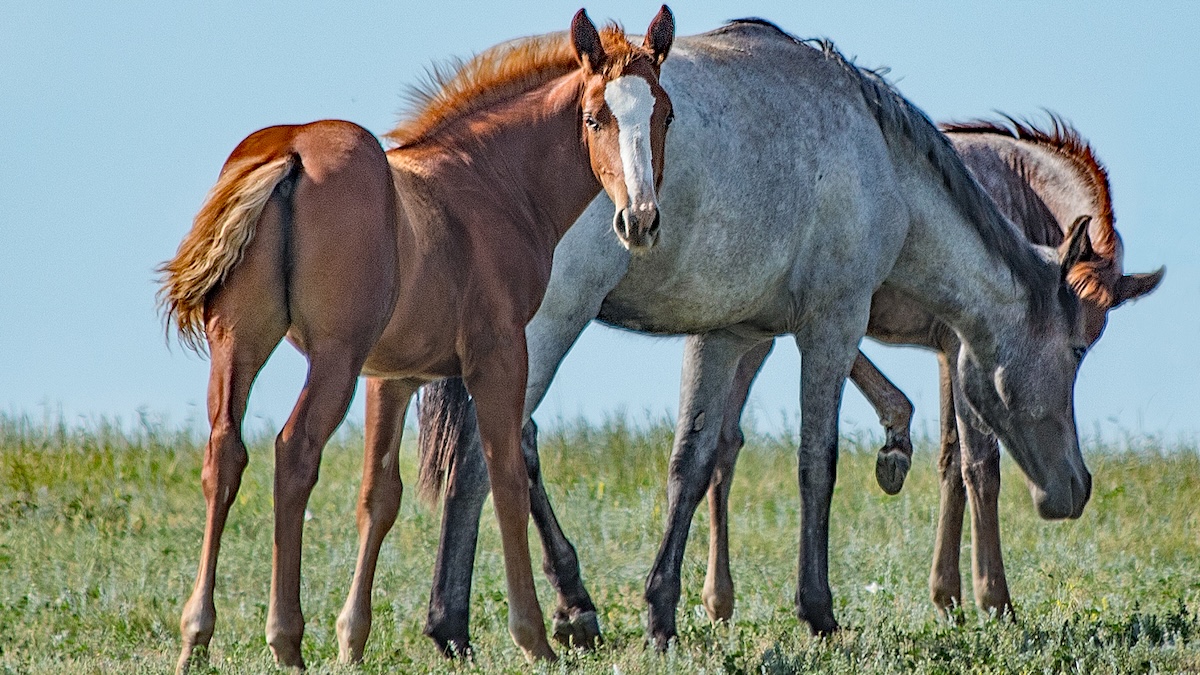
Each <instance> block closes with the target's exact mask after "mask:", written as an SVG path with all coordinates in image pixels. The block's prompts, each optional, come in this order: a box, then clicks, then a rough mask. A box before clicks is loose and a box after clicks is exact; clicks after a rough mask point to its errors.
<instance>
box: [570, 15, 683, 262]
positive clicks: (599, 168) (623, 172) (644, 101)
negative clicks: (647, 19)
mask: <svg viewBox="0 0 1200 675" xmlns="http://www.w3.org/2000/svg"><path fill="white" fill-rule="evenodd" d="M674 37H675V20H674V18H673V17H672V15H671V11H670V10H669V9H667V6H666V5H663V7H662V9H661V10H659V12H658V15H657V16H655V17H654V21H652V22H651V23H650V27H649V29H647V31H646V38H645V40H644V42H643V45H642V47H641V48H633V49H632V53H624V54H610V53H608V52H606V50H605V46H604V45H603V44H602V42H601V39H600V35H599V33H598V32H597V31H596V27H595V26H594V25H593V24H592V22H591V21H590V20H589V19H588V18H587V15H586V14H584V12H583V10H580V11H579V13H578V14H576V15H575V21H574V22H573V23H572V25H571V41H572V44H573V46H574V47H575V52H576V54H578V55H579V61H580V65H581V67H582V68H583V71H584V84H583V87H584V89H583V97H582V99H581V100H582V110H581V115H580V124H581V125H582V129H581V133H582V134H583V138H584V142H585V143H586V145H587V148H588V155H589V157H590V159H591V164H592V171H593V172H594V173H595V175H596V178H597V179H598V180H599V181H600V184H601V185H603V186H604V191H605V192H606V193H608V196H609V198H610V199H611V200H612V202H613V204H615V205H616V214H615V215H614V216H613V229H614V230H616V233H617V236H618V237H619V238H620V239H621V243H622V244H624V245H625V247H626V248H628V249H629V250H631V251H639V250H645V249H649V248H650V247H652V246H654V244H655V243H657V241H658V225H659V216H658V197H657V194H656V193H657V189H658V186H659V185H660V184H661V183H662V171H663V151H664V146H665V145H666V136H667V127H668V126H669V125H670V123H671V118H672V112H671V99H670V97H669V96H667V92H666V91H664V90H663V88H662V87H661V86H660V85H659V83H658V75H659V68H660V67H661V65H662V62H663V60H664V59H665V58H666V57H667V52H668V51H669V50H670V48H671V43H672V41H673V40H674Z"/></svg>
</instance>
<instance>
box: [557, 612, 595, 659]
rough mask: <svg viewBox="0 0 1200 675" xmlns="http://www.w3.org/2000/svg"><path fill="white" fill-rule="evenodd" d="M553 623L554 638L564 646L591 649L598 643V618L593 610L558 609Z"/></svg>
mask: <svg viewBox="0 0 1200 675" xmlns="http://www.w3.org/2000/svg"><path fill="white" fill-rule="evenodd" d="M553 624H554V625H553V628H554V639H555V640H557V641H558V643H559V644H561V645H563V646H564V647H570V648H574V649H585V650H591V649H595V647H596V645H598V644H599V643H600V620H599V618H598V617H597V616H596V613H595V612H593V611H579V610H578V609H574V610H570V611H568V610H563V609H559V610H557V611H555V612H554V621H553Z"/></svg>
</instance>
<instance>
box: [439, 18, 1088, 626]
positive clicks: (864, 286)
mask: <svg viewBox="0 0 1200 675" xmlns="http://www.w3.org/2000/svg"><path fill="white" fill-rule="evenodd" d="M662 80H663V82H664V86H665V87H667V88H668V90H669V91H671V96H672V100H673V101H675V113H676V130H675V131H674V133H673V134H672V135H671V136H670V138H669V139H668V147H667V151H666V152H667V153H668V156H669V157H671V158H672V161H671V162H669V164H670V166H669V168H668V169H667V171H666V173H665V175H664V182H663V186H662V191H661V195H662V196H661V199H662V201H661V203H660V212H661V214H662V222H663V223H669V224H670V225H669V228H670V229H668V230H663V231H662V232H661V233H660V235H659V238H660V243H659V245H658V246H657V247H656V248H654V249H652V250H651V251H649V252H644V253H641V254H638V255H634V254H631V253H630V252H628V251H626V250H624V249H621V248H619V247H616V246H612V245H610V244H609V241H608V239H607V237H609V236H611V235H608V234H605V233H606V232H607V228H608V220H609V216H608V215H606V214H605V213H604V210H603V209H605V208H610V209H611V208H612V207H611V205H608V206H604V205H601V204H599V203H596V204H593V206H592V207H591V208H590V209H589V211H588V212H586V213H585V214H584V216H583V217H582V219H581V221H580V222H579V223H577V225H576V226H575V227H574V228H573V229H572V230H571V233H570V234H569V235H568V237H567V238H566V239H564V240H563V242H562V244H561V245H560V246H559V248H558V249H557V251H556V256H555V263H554V271H553V274H552V279H551V284H550V287H549V288H548V289H547V293H546V297H545V299H544V300H543V303H542V306H541V309H540V310H539V311H538V314H537V316H535V318H534V320H533V321H532V322H531V323H530V324H529V326H528V328H527V330H526V333H527V336H528V337H529V345H530V369H529V373H530V376H529V386H528V389H527V393H526V418H527V419H528V416H529V414H530V413H531V412H532V411H533V410H534V409H535V408H536V407H537V405H538V404H539V403H540V401H541V399H542V396H543V395H544V393H545V391H546V388H547V386H548V384H549V382H550V379H551V378H552V376H553V374H554V371H555V369H556V368H557V365H558V363H559V362H560V360H561V359H562V357H563V355H564V354H565V353H566V352H567V350H568V349H569V348H570V346H571V345H572V344H573V343H574V341H575V339H576V338H577V337H578V335H579V333H580V331H582V329H583V328H584V326H586V324H587V323H588V322H589V321H590V320H591V319H593V318H599V319H600V320H601V321H604V322H607V323H610V324H613V325H617V326H622V327H625V328H630V329H634V330H640V331H645V332H650V333H656V334H673V335H677V334H690V337H689V338H688V340H687V346H686V352H685V363H684V372H683V391H682V393H681V398H680V407H679V418H678V428H677V430H676V438H675V445H674V448H673V450H672V457H671V462H670V476H669V479H668V516H667V521H668V529H667V532H666V535H665V537H664V542H663V546H662V548H661V549H660V551H659V555H658V558H657V560H656V561H655V564H654V568H653V570H652V572H651V574H650V577H649V579H648V580H647V583H646V599H647V602H648V604H649V606H650V607H649V620H648V624H649V626H648V627H649V631H650V635H651V637H652V638H653V639H654V641H655V643H656V644H657V645H659V646H665V645H666V644H667V642H668V641H669V640H670V639H671V637H673V636H674V635H675V606H676V604H677V602H678V599H679V593H680V585H679V568H680V563H681V559H682V551H683V544H684V542H685V540H686V537H687V531H688V528H689V526H690V523H691V519H692V515H693V513H694V511H695V508H696V506H697V504H698V503H699V500H700V499H701V498H702V497H703V495H704V492H705V490H706V488H707V487H708V485H709V481H710V478H711V476H712V473H713V468H714V466H715V464H716V459H717V456H716V451H715V449H716V446H717V436H718V434H719V432H720V429H721V427H722V424H721V422H722V416H723V414H724V410H725V408H726V405H727V402H728V398H729V396H730V394H731V385H732V382H733V380H734V374H735V372H734V371H735V370H736V368H737V366H738V363H739V362H740V361H741V359H742V358H743V357H744V356H745V355H746V354H747V353H749V352H750V351H751V350H754V349H756V348H761V345H762V344H763V343H764V342H765V341H767V340H769V339H770V338H772V337H774V336H776V335H780V334H784V333H790V334H792V335H793V336H794V337H795V339H796V343H797V345H798V347H799V348H800V351H801V357H802V363H803V366H804V367H803V369H802V371H801V401H800V402H801V410H802V411H803V416H802V423H801V433H800V436H801V438H800V448H799V453H798V454H799V483H800V493H801V499H802V523H801V534H800V573H799V577H800V578H799V587H798V590H797V593H796V606H797V613H798V615H799V617H800V618H801V619H804V620H805V621H807V622H808V623H809V624H810V626H811V628H812V629H813V630H814V631H815V632H819V633H827V632H830V631H832V630H835V629H836V628H837V622H836V621H835V619H834V616H833V610H832V594H831V591H830V588H829V582H828V527H829V505H830V499H831V497H832V491H833V485H834V480H835V472H836V461H837V418H838V408H839V406H840V402H841V392H842V388H843V383H844V382H845V378H846V376H847V375H848V374H849V373H850V370H851V366H852V364H853V363H854V361H855V357H856V354H857V345H858V343H859V341H860V340H861V339H862V337H863V335H864V334H865V332H866V329H867V324H868V321H869V318H870V315H871V297H872V295H873V294H874V293H875V291H876V290H877V289H880V288H881V287H882V288H884V289H886V290H888V291H889V292H892V293H897V294H899V295H901V296H902V297H904V298H905V299H906V300H908V301H911V302H913V303H915V304H916V305H917V306H918V307H920V308H921V309H922V310H924V311H926V312H929V313H931V314H932V315H934V316H937V317H938V318H939V319H941V320H942V321H943V322H945V324H946V325H947V326H949V327H950V328H951V329H952V330H953V331H954V332H955V334H956V335H957V336H958V338H959V340H960V341H961V345H962V347H961V349H960V350H959V351H958V360H957V364H956V370H957V377H958V379H959V381H960V382H961V383H962V385H963V386H962V387H961V392H962V399H961V400H960V401H959V409H960V411H962V413H963V414H964V415H967V416H969V417H970V418H971V419H972V421H973V423H975V424H978V425H984V424H986V425H987V427H989V428H991V429H993V430H995V432H996V433H997V434H998V435H999V436H1000V438H1001V439H1002V440H1003V441H1004V443H1005V445H1006V446H1007V447H1009V448H1010V449H1011V452H1012V454H1013V456H1014V457H1015V458H1016V460H1017V462H1018V464H1019V465H1020V467H1021V468H1022V470H1023V471H1024V472H1025V474H1026V476H1027V477H1028V479H1029V484H1030V491H1031V494H1032V496H1033V499H1034V502H1035V504H1036V506H1037V509H1038V512H1039V514H1040V515H1042V516H1043V517H1045V518H1068V517H1077V516H1079V514H1080V513H1081V512H1082V509H1083V507H1084V505H1085V504H1086V503H1087V500H1088V497H1089V496H1090V492H1091V476H1090V474H1089V473H1088V472H1087V469H1086V467H1085V466H1084V462H1083V458H1082V456H1081V455H1080V452H1079V443H1078V438H1077V435H1076V429H1075V420H1074V412H1073V388H1074V381H1075V373H1076V369H1077V367H1078V364H1079V359H1080V358H1081V357H1082V355H1083V353H1084V351H1085V349H1086V344H1087V343H1086V340H1085V337H1084V334H1083V327H1082V322H1081V320H1080V308H1079V304H1078V300H1077V299H1076V297H1075V296H1074V295H1073V294H1072V293H1071V292H1070V289H1069V288H1068V286H1067V285H1066V283H1065V281H1064V279H1065V275H1066V271H1067V270H1069V269H1071V267H1072V266H1073V265H1074V264H1075V263H1076V262H1077V261H1078V260H1079V258H1080V257H1081V256H1082V255H1084V253H1085V252H1086V250H1087V236H1088V235H1087V230H1086V228H1083V227H1080V228H1076V230H1075V231H1074V232H1072V236H1071V237H1069V238H1068V240H1067V242H1066V243H1065V244H1064V246H1063V248H1062V250H1061V253H1060V254H1059V255H1049V256H1048V255H1046V252H1045V251H1039V250H1037V249H1035V248H1034V247H1033V246H1032V245H1030V244H1029V243H1028V241H1026V240H1025V239H1024V238H1022V237H1021V236H1020V235H1019V233H1018V232H1017V230H1016V229H1015V228H1014V227H1013V226H1012V224H1011V223H1009V222H1008V221H1007V220H1006V219H1005V218H1004V216H1003V215H1001V213H1000V212H999V211H998V210H997V209H996V206H995V205H994V204H993V203H992V201H991V200H990V199H989V198H988V197H987V195H986V194H985V193H984V192H983V190H982V189H981V188H980V186H979V185H978V183H977V182H976V181H975V179H974V178H973V177H972V176H971V174H970V172H969V171H968V169H967V168H966V167H965V166H964V165H963V163H962V160H961V159H960V158H959V156H958V155H957V154H956V152H955V151H954V149H953V147H952V146H951V145H950V143H949V142H948V141H947V139H946V138H945V136H943V135H942V134H941V133H939V132H938V130H937V129H936V128H935V127H934V126H933V124H932V123H931V122H929V120H928V119H927V118H926V117H925V116H924V115H923V114H922V113H921V112H920V111H919V110H917V109H916V108H915V107H913V106H912V105H911V104H909V103H908V102H907V101H906V100H905V99H903V98H902V97H901V96H900V95H899V94H898V93H897V92H895V91H894V90H893V89H892V88H891V87H890V86H889V85H888V84H887V83H886V82H884V80H883V79H882V78H880V77H879V76H878V75H876V74H875V73H872V72H870V71H864V70H861V69H858V68H856V67H854V66H853V65H852V64H850V63H848V62H847V61H846V60H845V59H844V58H843V57H842V56H841V55H840V54H838V53H837V52H836V50H835V49H834V48H833V47H832V46H831V45H829V44H827V43H819V44H816V45H811V44H808V43H803V42H801V41H799V40H796V39H795V38H793V37H791V36H789V35H788V34H786V33H784V32H783V31H781V30H779V29H778V28H776V27H775V26H773V25H770V24H767V23H766V22H762V21H757V20H747V21H739V22H734V23H732V24H729V25H727V26H725V27H723V28H720V29H718V30H716V31H713V32H710V33H706V34H703V35H698V36H692V37H685V38H679V39H677V41H676V43H675V47H674V48H673V51H672V55H671V58H670V59H669V60H668V61H667V62H666V64H664V67H663V75H662ZM472 417H473V414H472V413H471V412H470V408H469V406H468V405H467V401H466V399H465V395H464V392H463V391H462V390H461V388H457V387H455V386H454V385H448V386H444V387H441V388H440V389H438V390H436V391H434V392H432V393H431V394H428V395H427V396H426V399H425V401H424V405H423V413H422V418H423V419H422V430H423V433H422V436H423V441H422V445H423V446H424V448H425V454H424V457H423V460H422V461H423V463H425V464H426V467H425V469H426V473H425V478H424V479H423V480H422V483H423V485H424V486H425V487H426V488H427V489H430V488H431V489H433V490H435V491H436V488H437V486H438V485H440V481H441V477H442V476H443V472H444V471H445V469H446V467H447V466H449V465H450V459H451V458H454V457H455V456H457V457H458V460H457V463H456V464H455V466H454V470H453V476H452V484H451V485H450V486H449V488H448V489H447V491H446V509H447V515H446V518H445V519H444V520H443V529H442V536H443V548H442V549H441V550H440V551H439V558H438V572H437V574H438V578H437V580H436V581H435V588H434V596H433V598H432V599H431V603H430V620H429V624H428V625H427V628H426V631H427V633H428V634H429V635H430V636H431V637H433V638H434V640H435V641H437V643H438V644H439V645H440V646H441V647H442V648H443V649H447V650H453V649H465V648H466V647H467V622H466V619H467V613H466V607H467V602H466V601H467V597H468V595H469V589H470V582H469V572H470V570H471V565H472V562H473V557H474V541H475V536H476V529H477V523H478V511H479V508H480V506H481V504H482V501H483V499H484V498H485V497H486V478H485V477H484V476H483V475H482V473H481V472H480V471H479V470H478V469H479V468H480V467H481V466H482V463H481V462H477V461H476V460H472V459H470V458H471V457H474V456H475V454H476V453H477V452H478V451H477V450H468V449H467V448H466V447H465V446H473V445H475V444H477V441H474V440H473V439H474V436H475V434H474V431H473V429H471V428H470V426H469V420H470V419H471V418H472ZM456 430H457V431H459V432H462V431H465V432H467V433H462V434H461V435H460V436H459V438H461V439H463V441H462V442H459V440H458V439H456V438H454V436H455V433H454V432H455V431H456ZM447 432H449V433H447ZM531 435H532V434H527V438H531ZM890 454H891V455H898V454H899V453H890ZM526 459H527V462H528V464H529V467H530V472H531V475H532V476H533V477H534V478H535V480H534V481H533V483H532V490H531V498H532V502H533V507H532V508H533V513H534V518H535V520H536V522H537V524H538V527H539V530H540V531H541V532H542V534H543V542H544V544H545V545H546V550H547V564H546V570H547V573H548V574H549V575H550V576H551V578H552V581H553V582H554V583H555V585H556V587H557V588H558V589H559V590H560V594H559V609H558V611H557V612H556V614H555V634H556V636H557V637H559V638H560V639H566V640H575V641H576V642H585V643H586V642H588V641H589V640H590V639H591V638H592V637H594V636H595V635H596V633H597V630H596V628H597V627H596V625H595V624H596V622H595V613H594V606H593V605H592V603H591V600H590V598H588V597H587V596H586V591H584V590H583V588H582V585H581V584H579V583H578V564H577V561H576V558H575V555H574V551H573V550H571V547H570V544H569V543H567V542H566V540H565V538H563V537H561V532H560V531H558V528H557V524H556V523H554V522H553V514H552V513H551V512H550V510H549V504H548V502H547V501H546V499H545V494H544V492H543V491H542V490H541V486H540V484H539V482H538V481H537V480H536V477H537V472H538V469H537V462H536V451H535V450H534V448H533V447H532V443H530V444H527V452H526ZM452 575H453V576H452ZM572 576H573V577H574V578H572Z"/></svg>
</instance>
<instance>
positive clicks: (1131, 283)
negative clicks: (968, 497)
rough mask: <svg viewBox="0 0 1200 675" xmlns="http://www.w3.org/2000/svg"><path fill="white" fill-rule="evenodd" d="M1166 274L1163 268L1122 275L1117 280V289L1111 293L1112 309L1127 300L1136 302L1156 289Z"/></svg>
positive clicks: (1165, 269)
mask: <svg viewBox="0 0 1200 675" xmlns="http://www.w3.org/2000/svg"><path fill="white" fill-rule="evenodd" d="M1166 273H1167V268H1166V267H1165V266H1163V267H1159V268H1158V269H1156V270H1154V271H1153V272H1141V273H1138V274H1125V275H1122V276H1121V278H1120V279H1118V280H1117V287H1116V289H1115V290H1114V291H1113V300H1114V302H1113V307H1116V306H1117V305H1119V304H1121V303H1123V302H1125V301H1127V300H1136V299H1138V298H1140V297H1142V296H1143V295H1146V294H1147V293H1149V292H1150V291H1153V290H1154V289H1156V288H1158V285H1159V284H1160V283H1162V280H1163V276H1164V275H1166Z"/></svg>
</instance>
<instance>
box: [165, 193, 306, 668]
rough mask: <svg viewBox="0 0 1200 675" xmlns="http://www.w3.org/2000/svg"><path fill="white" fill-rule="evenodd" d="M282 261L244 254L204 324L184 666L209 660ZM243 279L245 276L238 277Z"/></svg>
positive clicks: (268, 243) (279, 301)
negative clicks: (229, 525) (199, 516)
mask: <svg viewBox="0 0 1200 675" xmlns="http://www.w3.org/2000/svg"><path fill="white" fill-rule="evenodd" d="M263 213H264V218H272V217H277V214H278V205H277V204H276V203H275V202H274V201H272V202H269V203H268V204H267V206H266V208H265V210H264V212H263ZM258 241H259V242H262V246H263V248H265V249H267V250H281V249H282V246H281V243H280V240H279V238H278V231H276V230H275V229H274V228H260V231H259V236H258ZM279 276H280V275H279V266H278V264H277V263H276V261H275V260H274V259H273V258H268V257H261V256H246V257H245V258H244V260H243V264H242V265H240V266H238V267H235V268H234V269H233V270H231V271H230V272H229V276H228V278H227V281H228V283H227V284H226V285H225V286H224V287H221V288H220V289H219V290H218V291H217V292H215V293H214V294H213V296H212V298H211V300H210V305H209V320H208V322H207V325H206V327H205V331H206V334H207V336H208V345H209V353H210V354H211V360H212V366H211V370H210V373H209V381H208V421H209V424H210V427H211V432H210V434H209V437H208V443H207V444H206V445H205V446H204V468H203V470H202V472H201V474H200V480H201V484H202V486H203V489H204V500H205V502H206V504H207V508H206V516H205V523H204V543H203V545H202V548H201V550H200V567H199V570H198V571H197V572H196V583H195V586H194V587H193V588H192V595H191V597H190V598H189V599H188V601H187V603H186V604H184V607H183V613H182V617H181V618H180V621H179V632H180V637H181V638H182V643H183V644H182V649H181V651H180V655H179V663H178V664H177V666H176V670H177V671H178V672H180V673H182V672H186V671H187V670H188V669H189V666H190V665H191V662H192V661H193V659H194V658H195V659H200V660H203V659H206V658H207V651H208V644H209V641H210V640H211V639H212V635H213V629H214V627H215V625H216V607H215V605H214V603H213V590H214V588H215V585H216V573H217V555H218V553H219V552H220V549H221V534H222V532H223V531H224V529H225V520H226V517H227V516H228V515H229V507H230V506H231V505H232V504H233V500H234V498H235V497H236V496H237V493H238V488H239V486H240V485H241V478H242V471H243V470H244V469H245V468H246V464H247V463H248V461H249V457H248V455H247V454H246V446H245V445H244V444H243V442H242V418H243V417H244V416H245V414H246V399H247V398H248V397H249V395H250V386H251V384H253V382H254V377H255V376H256V375H257V374H258V371H259V370H260V369H262V366H263V364H264V363H266V361H267V358H268V357H269V356H270V355H271V352H272V351H273V350H274V349H275V346H276V345H278V344H279V341H280V340H282V339H283V335H284V333H285V332H286V331H287V313H286V310H285V307H286V305H285V303H284V299H283V292H282V289H283V284H282V283H280V281H281V280H280V279H279ZM242 281H245V282H246V283H241V282H242ZM244 304H249V305H251V306H257V307H260V308H261V311H258V312H254V313H247V314H246V316H244V317H239V320H238V321H232V320H230V319H229V318H228V317H230V316H237V314H236V311H230V310H231V309H234V310H236V308H238V307H240V306H243V305H244Z"/></svg>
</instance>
